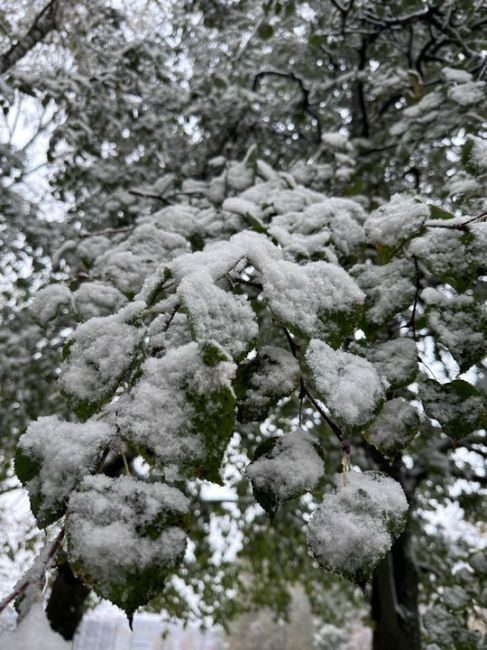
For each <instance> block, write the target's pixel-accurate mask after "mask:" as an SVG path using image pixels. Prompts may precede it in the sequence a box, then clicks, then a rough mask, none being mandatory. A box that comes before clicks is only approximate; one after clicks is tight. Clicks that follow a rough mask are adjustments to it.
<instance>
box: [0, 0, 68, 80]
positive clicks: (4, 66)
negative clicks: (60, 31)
mask: <svg viewBox="0 0 487 650" xmlns="http://www.w3.org/2000/svg"><path fill="white" fill-rule="evenodd" d="M60 7H61V0H51V2H49V4H47V5H46V6H45V7H44V9H43V10H42V11H41V12H40V13H39V14H37V16H36V18H35V19H34V22H33V24H32V26H31V28H30V29H29V31H28V32H27V33H26V34H25V35H24V36H22V38H21V39H20V40H18V41H17V42H16V43H14V44H13V45H12V46H11V47H10V48H9V49H8V50H7V51H6V52H4V53H3V54H2V55H1V56H0V74H3V73H4V72H6V71H7V70H9V68H11V67H12V66H13V65H15V64H16V63H17V61H20V59H22V58H23V57H24V56H25V55H26V54H27V52H29V51H30V50H31V49H32V48H33V47H35V46H36V45H37V43H40V42H41V41H43V40H44V39H45V37H46V36H47V35H48V34H49V33H50V32H52V31H54V30H55V29H56V28H57V23H58V17H59V10H60Z"/></svg>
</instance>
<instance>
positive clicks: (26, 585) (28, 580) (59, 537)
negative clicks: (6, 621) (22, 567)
mask: <svg viewBox="0 0 487 650" xmlns="http://www.w3.org/2000/svg"><path fill="white" fill-rule="evenodd" d="M66 519H67V516H66V518H65V520H64V524H63V526H62V528H61V530H60V531H59V533H58V534H57V536H56V538H55V539H54V541H53V542H52V545H51V548H50V549H49V551H48V553H47V555H46V558H45V560H44V562H43V564H42V573H43V574H44V573H45V572H46V571H47V569H48V568H49V566H50V564H51V562H52V560H53V559H54V556H55V555H56V553H57V551H58V549H59V547H60V545H61V543H62V541H63V539H64V535H65V533H66ZM33 580H34V577H31V578H26V579H25V580H24V581H23V582H21V583H20V584H19V585H18V586H17V587H16V588H15V589H14V590H13V591H12V592H11V593H10V594H9V595H8V596H6V597H5V598H4V599H3V600H2V601H1V602H0V613H2V612H3V610H4V609H5V608H6V607H7V606H8V605H9V604H10V603H11V602H12V601H13V600H15V599H16V598H18V597H19V596H21V595H22V594H23V593H25V592H26V591H27V589H28V588H29V586H30V585H31V584H32V581H33Z"/></svg>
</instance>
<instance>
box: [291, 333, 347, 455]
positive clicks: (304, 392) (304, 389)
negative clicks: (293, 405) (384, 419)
mask: <svg viewBox="0 0 487 650" xmlns="http://www.w3.org/2000/svg"><path fill="white" fill-rule="evenodd" d="M283 330H284V334H285V335H286V339H287V341H288V343H289V347H290V349H291V353H292V355H293V356H294V358H295V359H298V358H299V357H298V352H299V345H297V344H296V342H295V341H294V339H293V337H292V336H291V334H290V333H289V331H288V329H287V328H286V327H284V328H283ZM299 397H300V399H302V398H304V397H307V398H308V399H309V401H310V402H311V404H312V405H313V407H314V408H315V409H316V411H318V413H319V414H320V415H321V417H322V418H323V420H324V421H325V422H326V424H327V425H328V426H329V427H330V429H331V430H332V431H333V433H334V434H335V435H336V437H337V438H338V440H339V442H340V447H341V448H342V451H343V452H344V453H345V454H347V455H350V452H351V451H352V448H351V445H350V441H349V440H348V439H347V438H346V436H345V434H344V433H343V431H342V430H341V429H340V427H339V426H338V424H336V422H333V420H332V419H331V418H330V416H329V415H327V413H325V411H324V409H323V408H322V406H321V405H320V404H319V402H318V401H317V400H316V398H315V397H314V396H313V394H312V393H311V391H310V390H309V388H308V386H307V385H306V382H305V381H304V379H303V377H301V378H300V392H299Z"/></svg>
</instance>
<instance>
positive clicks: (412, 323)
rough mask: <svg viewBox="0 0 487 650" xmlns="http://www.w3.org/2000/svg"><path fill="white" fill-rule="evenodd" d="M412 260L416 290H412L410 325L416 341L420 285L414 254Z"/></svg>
mask: <svg viewBox="0 0 487 650" xmlns="http://www.w3.org/2000/svg"><path fill="white" fill-rule="evenodd" d="M413 260H414V273H415V276H414V277H415V284H416V290H415V292H414V302H413V312H412V314H411V322H410V324H411V327H412V329H413V339H414V340H415V341H416V343H417V342H418V333H417V332H416V310H417V308H418V300H419V292H420V290H421V285H420V283H419V265H418V260H417V259H416V256H413Z"/></svg>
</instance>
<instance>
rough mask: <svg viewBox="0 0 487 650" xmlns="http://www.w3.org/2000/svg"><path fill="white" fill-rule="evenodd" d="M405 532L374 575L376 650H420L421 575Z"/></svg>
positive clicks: (408, 537) (373, 606)
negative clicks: (419, 577)
mask: <svg viewBox="0 0 487 650" xmlns="http://www.w3.org/2000/svg"><path fill="white" fill-rule="evenodd" d="M411 541H412V540H411V533H410V532H409V531H408V530H407V529H406V531H405V532H404V533H403V534H402V535H401V537H399V538H398V539H397V540H396V542H395V544H394V545H393V547H392V549H391V551H390V552H389V553H388V554H387V556H386V557H385V558H384V560H382V562H381V563H380V564H379V565H378V567H377V568H376V570H375V572H374V577H373V582H372V618H373V620H374V624H375V627H374V634H373V650H421V631H420V622H419V611H418V573H417V568H416V565H415V562H414V558H413V556H412V548H411Z"/></svg>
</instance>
